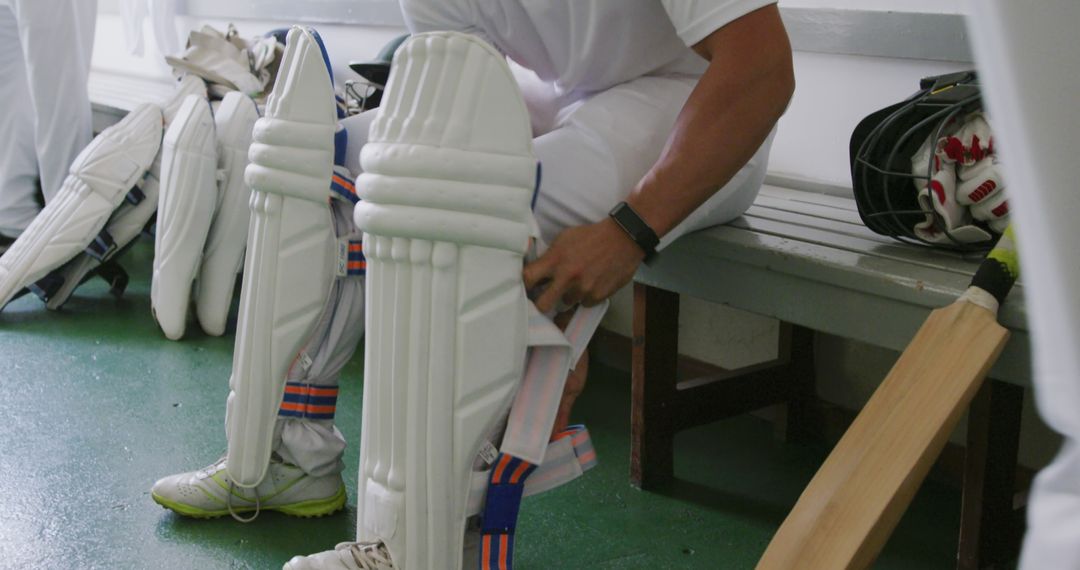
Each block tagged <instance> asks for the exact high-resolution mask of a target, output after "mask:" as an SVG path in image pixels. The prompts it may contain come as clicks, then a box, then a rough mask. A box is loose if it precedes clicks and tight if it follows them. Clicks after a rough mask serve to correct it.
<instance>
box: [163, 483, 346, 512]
mask: <svg viewBox="0 0 1080 570" xmlns="http://www.w3.org/2000/svg"><path fill="white" fill-rule="evenodd" d="M150 497H151V498H152V499H154V502H155V503H157V504H159V505H161V506H162V507H164V508H166V509H169V510H170V511H173V512H175V513H177V514H179V515H182V516H185V517H189V518H193V519H216V518H221V517H223V516H226V515H228V514H230V513H229V509H222V510H220V511H208V510H205V509H200V508H198V507H192V506H191V505H185V504H183V503H177V502H175V501H170V500H169V499H166V498H165V497H162V496H161V495H158V494H157V493H154V492H151V493H150ZM346 499H347V496H346V493H345V485H342V486H341V487H340V488H338V492H337V493H335V494H334V496H332V497H328V498H326V499H316V500H313V501H301V502H299V503H289V504H287V505H275V506H269V507H261V508H260V509H259V510H260V511H276V512H279V513H281V514H284V515H288V516H291V517H299V518H305V519H310V518H318V517H325V516H327V515H332V514H334V513H336V512H338V511H340V510H342V509H344V508H345V502H346ZM232 512H233V513H235V514H244V513H252V512H255V507H234V508H233V509H232Z"/></svg>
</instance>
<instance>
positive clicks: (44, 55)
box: [0, 0, 97, 237]
mask: <svg viewBox="0 0 1080 570" xmlns="http://www.w3.org/2000/svg"><path fill="white" fill-rule="evenodd" d="M96 19H97V0H9V1H8V2H6V3H4V4H0V53H2V54H3V57H0V133H2V136H0V233H3V234H5V235H8V236H11V237H14V236H16V235H18V234H19V233H21V232H22V230H24V229H26V226H28V225H29V224H30V221H31V220H33V219H34V216H35V215H36V214H37V212H38V209H39V208H38V205H37V204H36V203H35V201H34V194H35V191H36V186H37V180H40V183H41V189H42V193H43V194H44V195H45V200H49V199H51V198H52V197H53V195H54V194H56V192H57V191H58V190H59V189H60V185H61V184H62V183H63V182H64V178H65V177H66V176H67V172H68V168H69V167H70V166H71V162H72V161H73V160H74V159H75V157H76V155H78V154H79V151H81V150H82V149H83V147H84V146H86V144H87V143H89V142H90V138H91V136H92V132H91V114H90V99H89V97H88V95H87V92H86V82H87V78H88V76H89V73H90V54H91V52H92V50H93V45H94V25H95V21H96Z"/></svg>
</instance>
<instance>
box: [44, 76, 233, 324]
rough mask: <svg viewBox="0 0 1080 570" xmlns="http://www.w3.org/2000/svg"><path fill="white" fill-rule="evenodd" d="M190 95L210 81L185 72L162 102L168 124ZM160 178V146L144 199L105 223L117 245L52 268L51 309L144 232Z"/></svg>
mask: <svg viewBox="0 0 1080 570" xmlns="http://www.w3.org/2000/svg"><path fill="white" fill-rule="evenodd" d="M188 95H198V96H200V97H202V98H204V99H205V98H206V84H205V83H203V80H202V79H199V78H198V77H196V76H194V75H185V76H184V77H183V79H181V80H180V81H179V82H177V84H176V91H175V92H174V93H173V95H172V96H171V97H170V99H168V100H167V101H165V102H163V103H162V109H161V116H162V120H163V122H164V127H165V128H168V126H169V125H170V124H172V121H173V119H174V118H176V114H177V112H178V111H179V110H180V105H181V104H182V103H183V102H184V99H185V98H186V97H187V96H188ZM160 179H161V152H160V150H159V151H158V153H157V158H156V159H155V160H154V162H153V164H152V165H151V166H150V169H149V171H148V172H147V173H146V177H145V178H144V179H143V181H142V183H141V184H140V185H139V190H140V191H141V192H142V195H143V198H142V201H140V202H138V203H134V204H133V203H130V202H128V201H126V200H125V201H124V202H121V203H120V207H119V208H117V209H116V210H115V211H114V212H113V213H112V216H110V217H109V221H108V222H107V223H106V224H105V230H104V231H105V232H106V233H107V234H108V235H109V236H110V237H111V238H112V240H113V244H114V246H115V248H114V249H113V250H112V251H107V252H105V255H104V256H102V258H101V259H98V258H97V257H94V256H92V255H90V254H88V253H85V252H84V253H80V254H79V255H77V256H76V257H75V259H72V260H71V261H69V262H68V263H65V264H64V265H63V266H62V267H60V269H57V270H56V271H54V272H52V273H51V274H50V275H49V277H56V278H57V279H56V280H55V281H54V282H55V283H59V285H58V286H57V287H56V288H55V290H52V291H48V293H50V294H49V295H48V300H47V301H46V304H45V306H46V307H47V308H48V309H50V310H57V309H59V308H60V307H61V306H63V305H64V303H66V302H67V301H68V299H70V298H71V295H72V294H73V293H74V292H75V289H77V288H78V287H79V285H81V284H82V282H83V281H84V280H85V279H86V275H87V274H89V273H90V272H91V271H94V270H95V269H97V268H98V267H99V266H100V265H101V263H102V261H105V260H108V259H111V258H112V257H113V256H115V255H117V254H118V253H119V252H121V251H123V249H124V248H125V247H127V245H128V244H130V243H131V242H132V241H134V240H135V238H137V237H138V236H139V234H140V233H142V230H143V228H145V227H146V224H147V223H149V221H150V218H152V217H153V216H154V213H155V212H157V207H158V189H159V187H160ZM245 228H246V225H245Z"/></svg>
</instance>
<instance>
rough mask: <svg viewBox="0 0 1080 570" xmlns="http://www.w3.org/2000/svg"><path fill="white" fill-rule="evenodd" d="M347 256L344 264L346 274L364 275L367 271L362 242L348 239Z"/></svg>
mask: <svg viewBox="0 0 1080 570" xmlns="http://www.w3.org/2000/svg"><path fill="white" fill-rule="evenodd" d="M348 255H349V257H348V260H347V262H346V266H345V274H346V275H364V274H366V273H367V258H365V257H364V244H363V242H360V241H349V254H348Z"/></svg>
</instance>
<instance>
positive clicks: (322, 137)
mask: <svg viewBox="0 0 1080 570" xmlns="http://www.w3.org/2000/svg"><path fill="white" fill-rule="evenodd" d="M335 108H336V105H335V101H334V91H333V84H332V78H331V77H330V74H329V65H328V63H327V62H326V59H325V55H324V51H323V47H322V45H321V40H319V39H318V36H317V35H316V34H315V33H314V32H313V31H311V30H307V29H302V28H293V29H292V30H290V31H289V35H288V39H287V43H286V47H285V55H284V58H283V60H282V63H281V68H280V70H279V75H278V78H277V81H276V82H275V85H274V89H273V92H272V93H271V95H270V97H269V99H268V101H267V104H266V110H265V116H264V117H263V118H261V119H259V120H258V122H257V123H256V124H255V130H254V135H253V142H252V145H251V151H250V159H251V164H249V165H248V167H247V170H246V176H245V179H246V181H247V183H248V185H249V186H250V187H251V190H252V196H251V223H250V225H249V230H248V246H247V254H246V259H245V261H244V279H243V288H242V290H241V293H240V315H239V320H238V324H237V332H236V345H235V349H234V351H233V370H232V376H231V378H230V380H229V386H230V388H231V390H232V391H231V393H230V394H229V399H228V409H227V416H226V435H227V437H228V440H229V450H228V469H229V476H230V477H231V478H232V479H233V481H235V483H236V484H237V485H239V486H241V487H254V486H256V485H258V484H259V482H260V481H261V480H262V479H263V477H264V476H265V473H266V469H267V466H268V462H269V458H270V454H271V450H272V446H273V431H274V430H273V427H274V423H275V422H276V420H277V417H278V409H279V405H280V404H281V401H282V394H283V393H284V391H285V383H286V379H287V378H288V377H289V376H290V375H291V371H293V367H294V366H296V365H301V366H302V365H303V364H304V362H301V360H302V359H300V358H299V357H298V354H300V352H301V350H302V349H303V348H304V346H305V343H307V341H308V340H309V339H310V338H311V337H312V334H313V332H314V331H315V329H316V326H317V325H318V323H319V319H320V317H321V316H322V315H323V312H324V307H325V305H326V300H327V298H328V297H329V296H330V294H331V289H332V286H333V284H334V281H335V275H336V273H337V264H336V258H337V254H336V250H337V246H338V240H337V236H336V235H335V230H334V226H333V218H332V211H331V207H330V203H329V202H330V181H331V179H332V177H333V173H334V171H333V165H334V154H335V153H334V148H335V147H334V133H335V130H336V127H337V115H336V112H335Z"/></svg>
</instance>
